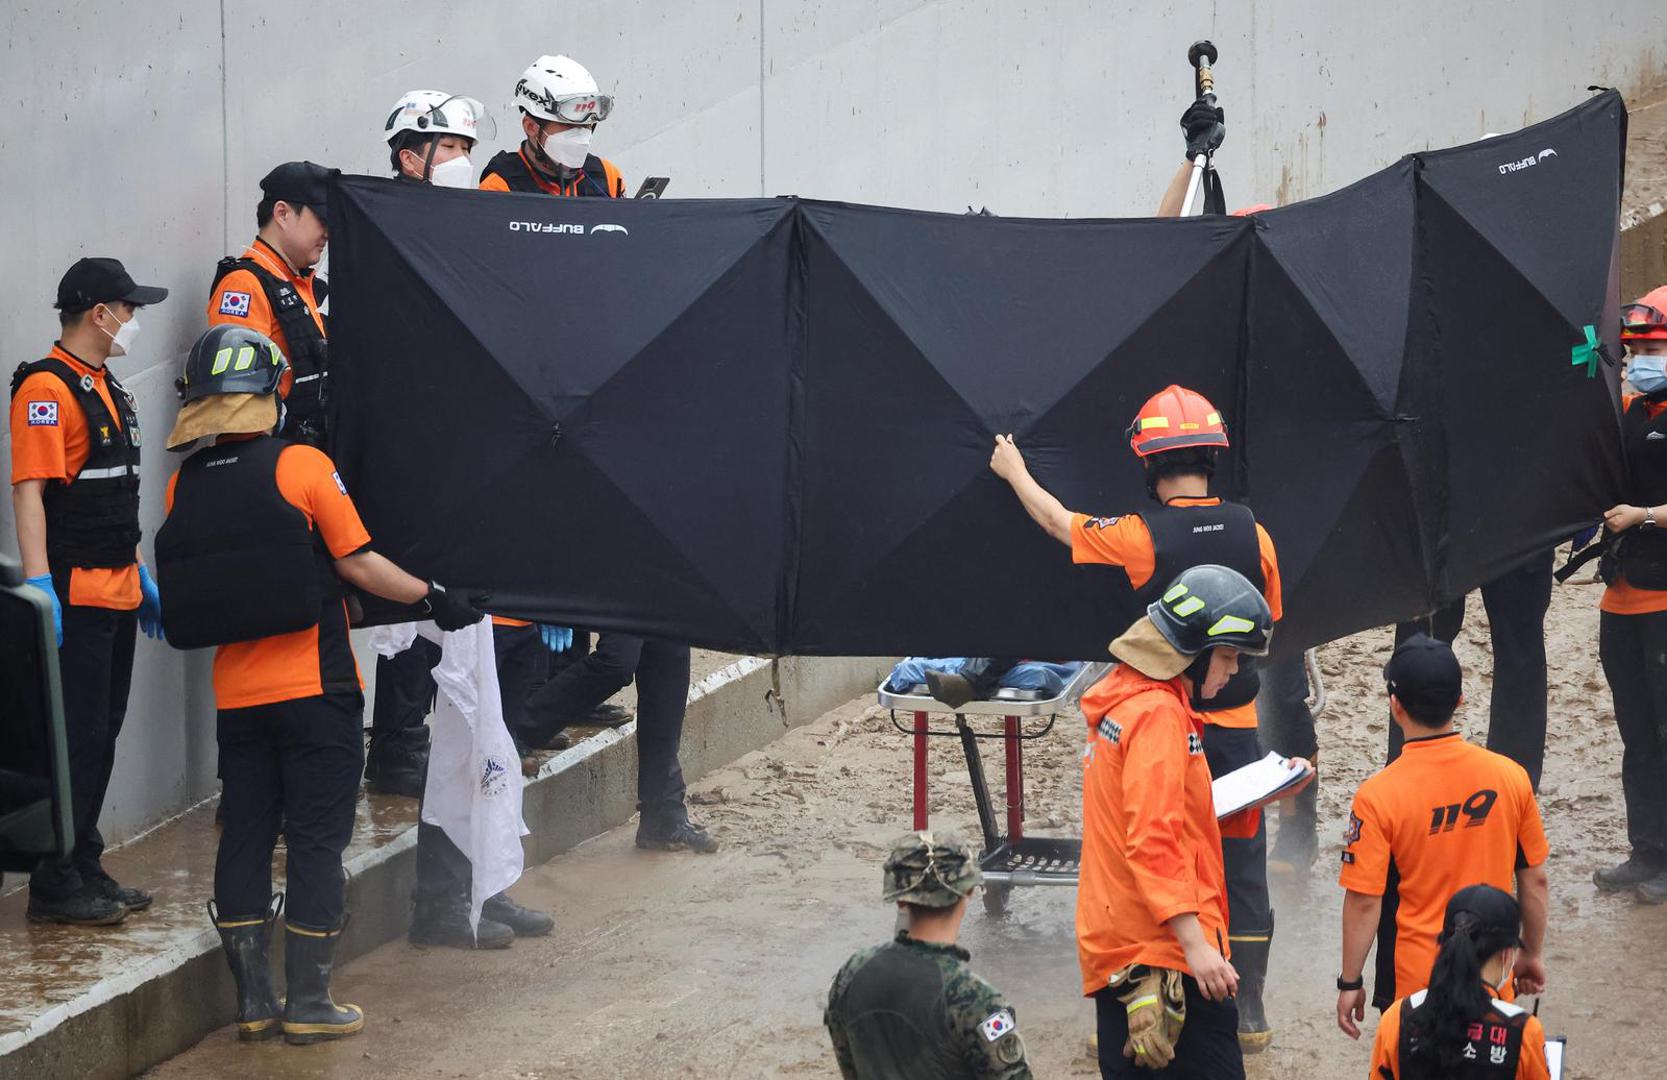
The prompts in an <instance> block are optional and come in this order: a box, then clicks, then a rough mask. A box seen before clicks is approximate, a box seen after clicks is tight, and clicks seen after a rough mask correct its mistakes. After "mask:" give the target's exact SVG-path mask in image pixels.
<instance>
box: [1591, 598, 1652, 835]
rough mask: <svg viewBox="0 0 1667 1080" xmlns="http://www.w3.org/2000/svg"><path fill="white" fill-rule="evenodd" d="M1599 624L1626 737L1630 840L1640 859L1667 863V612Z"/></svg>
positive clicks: (1609, 618)
mask: <svg viewBox="0 0 1667 1080" xmlns="http://www.w3.org/2000/svg"><path fill="white" fill-rule="evenodd" d="M1598 619H1599V622H1598V627H1599V630H1598V654H1599V656H1600V657H1601V658H1602V660H1603V674H1604V677H1605V678H1607V679H1608V680H1609V693H1610V695H1611V696H1612V697H1613V698H1614V702H1615V726H1616V727H1617V728H1619V729H1620V733H1621V747H1622V749H1621V790H1622V792H1623V794H1624V795H1625V798H1626V832H1627V839H1628V840H1629V841H1631V843H1632V850H1633V853H1634V854H1636V855H1638V856H1639V857H1640V858H1644V859H1650V860H1653V861H1655V862H1661V863H1667V611H1663V612H1654V613H1652V614H1648V615H1615V614H1611V613H1610V612H1607V611H1605V612H1603V613H1601V614H1600V615H1599V616H1598Z"/></svg>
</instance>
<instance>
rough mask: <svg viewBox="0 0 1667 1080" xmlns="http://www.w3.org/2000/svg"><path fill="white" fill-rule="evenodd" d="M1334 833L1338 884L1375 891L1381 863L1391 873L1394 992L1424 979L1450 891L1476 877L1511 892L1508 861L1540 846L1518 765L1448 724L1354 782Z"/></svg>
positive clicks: (1525, 860) (1532, 859) (1537, 856)
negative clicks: (1395, 879)
mask: <svg viewBox="0 0 1667 1080" xmlns="http://www.w3.org/2000/svg"><path fill="white" fill-rule="evenodd" d="M1343 842H1344V848H1343V868H1342V872H1341V873H1340V874H1339V875H1338V877H1337V883H1338V884H1339V885H1341V886H1343V888H1345V889H1348V890H1349V891H1351V892H1357V893H1362V894H1364V895H1367V896H1384V895H1385V893H1386V891H1387V890H1388V885H1389V873H1390V870H1391V868H1393V869H1394V870H1395V871H1396V872H1397V873H1398V874H1399V876H1400V880H1399V884H1398V885H1397V886H1396V889H1395V892H1396V895H1398V896H1399V903H1398V905H1397V906H1396V909H1395V937H1394V942H1393V946H1392V947H1393V949H1394V961H1395V996H1396V997H1405V996H1407V995H1408V994H1411V993H1414V992H1415V991H1418V990H1422V989H1423V988H1424V987H1426V986H1428V985H1429V979H1430V968H1431V967H1433V966H1434V965H1435V956H1436V948H1437V947H1436V937H1437V936H1438V935H1439V934H1440V933H1441V922H1442V916H1443V915H1444V914H1445V913H1446V910H1447V901H1448V900H1450V899H1452V897H1453V894H1454V893H1455V892H1458V891H1459V890H1460V889H1462V888H1464V887H1465V886H1466V885H1475V884H1478V883H1482V884H1487V885H1492V886H1494V887H1495V888H1498V889H1503V890H1505V891H1506V892H1508V893H1512V894H1515V892H1516V871H1517V870H1518V869H1519V868H1521V867H1528V866H1539V865H1540V864H1541V863H1543V862H1545V860H1546V856H1547V855H1548V854H1550V848H1549V847H1548V846H1547V845H1546V840H1545V827H1544V826H1543V825H1542V824H1541V823H1540V808H1539V805H1538V804H1537V803H1536V802H1535V801H1534V788H1533V785H1531V784H1530V783H1529V782H1528V774H1527V773H1526V772H1525V771H1523V768H1522V766H1521V765H1518V764H1517V763H1516V762H1514V761H1512V760H1511V759H1510V758H1508V757H1506V756H1505V755H1503V754H1496V753H1494V752H1493V751H1491V750H1486V749H1483V748H1482V747H1480V746H1476V745H1473V744H1471V743H1468V742H1465V741H1464V738H1463V737H1462V736H1460V735H1459V734H1458V733H1457V732H1454V733H1453V734H1450V735H1434V736H1430V737H1427V738H1422V739H1409V740H1408V741H1407V743H1406V745H1405V747H1404V748H1403V749H1402V751H1401V756H1400V757H1398V758H1396V759H1395V760H1394V761H1392V762H1390V763H1389V764H1388V765H1387V766H1385V767H1384V768H1383V769H1382V770H1380V771H1379V772H1377V773H1376V774H1374V775H1373V776H1371V777H1368V778H1367V780H1366V782H1365V783H1363V784H1361V785H1360V790H1359V791H1357V792H1355V796H1354V806H1353V807H1352V808H1351V809H1350V812H1349V822H1348V826H1347V829H1346V831H1345V833H1344V836H1343ZM1378 947H1379V948H1380V949H1381V948H1383V942H1382V940H1381V939H1380V941H1379V943H1378Z"/></svg>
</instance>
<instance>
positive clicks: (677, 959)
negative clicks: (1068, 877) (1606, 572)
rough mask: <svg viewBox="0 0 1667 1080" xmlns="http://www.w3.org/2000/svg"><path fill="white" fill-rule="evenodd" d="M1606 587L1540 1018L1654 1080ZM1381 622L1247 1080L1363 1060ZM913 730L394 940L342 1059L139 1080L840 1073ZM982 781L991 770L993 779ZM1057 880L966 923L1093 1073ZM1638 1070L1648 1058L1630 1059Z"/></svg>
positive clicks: (1060, 786)
mask: <svg viewBox="0 0 1667 1080" xmlns="http://www.w3.org/2000/svg"><path fill="white" fill-rule="evenodd" d="M1598 593H1599V589H1598V587H1596V586H1593V585H1589V584H1570V585H1568V586H1564V587H1562V588H1560V589H1559V590H1558V591H1557V593H1556V595H1555V597H1554V598H1553V605H1552V611H1551V615H1550V618H1549V619H1548V645H1549V652H1550V658H1551V679H1550V683H1551V717H1552V719H1551V734H1550V738H1549V747H1548V754H1547V761H1546V768H1545V781H1544V787H1543V791H1542V802H1543V806H1544V811H1545V816H1546V819H1547V831H1548V833H1549V834H1550V838H1551V844H1552V856H1551V862H1550V871H1551V883H1552V924H1551V931H1550V934H1549V942H1548V948H1547V952H1548V962H1547V967H1548V969H1549V973H1550V991H1549V993H1548V994H1547V995H1546V997H1545V999H1544V1002H1543V1007H1542V1009H1541V1015H1542V1017H1543V1018H1544V1019H1545V1021H1546V1024H1547V1027H1548V1028H1549V1029H1550V1030H1551V1031H1552V1032H1553V1033H1561V1034H1567V1035H1568V1036H1569V1037H1570V1040H1571V1051H1570V1058H1571V1062H1572V1066H1573V1068H1572V1070H1571V1075H1572V1076H1577V1077H1600V1076H1604V1077H1607V1076H1620V1075H1647V1074H1648V1073H1649V1072H1650V1071H1651V1070H1652V1069H1653V1068H1655V1065H1654V1064H1653V1063H1655V1062H1659V1061H1660V1060H1662V1059H1663V1058H1664V1057H1667V1033H1664V1032H1663V1031H1662V1029H1661V1026H1660V1024H1659V1023H1658V1022H1657V1021H1656V1019H1655V1014H1656V1012H1657V1011H1658V1006H1657V1002H1656V994H1655V992H1654V987H1655V986H1656V984H1657V977H1656V971H1657V968H1658V966H1659V965H1658V962H1657V959H1656V958H1657V957H1658V956H1659V955H1660V954H1661V953H1662V951H1663V950H1664V949H1667V909H1659V908H1642V907H1638V906H1635V905H1634V904H1633V902H1632V901H1631V900H1629V899H1625V898H1617V897H1607V896H1599V895H1598V894H1597V893H1596V891H1595V890H1594V888H1593V887H1592V884H1591V880H1590V875H1591V871H1592V869H1593V868H1594V867H1596V866H1600V865H1603V864H1605V863H1607V862H1610V861H1614V860H1618V859H1619V858H1621V857H1622V856H1623V855H1624V853H1625V851H1624V832H1623V828H1622V810H1621V799H1620V795H1619V791H1618V784H1617V781H1616V776H1617V774H1618V770H1619V766H1620V746H1619V742H1618V741H1617V739H1616V737H1615V734H1614V730H1613V722H1612V719H1611V715H1610V705H1609V699H1608V694H1607V691H1606V689H1605V684H1604V682H1603V678H1602V674H1601V672H1600V670H1599V668H1598V663H1597V657H1596V634H1597V610H1596V604H1597V599H1598ZM1389 643H1390V635H1389V632H1388V631H1386V630H1385V631H1374V632H1371V633H1366V634H1362V635H1359V636H1357V637H1354V638H1351V639H1348V640H1346V641H1342V642H1338V643H1335V644H1332V645H1330V646H1328V647H1326V648H1325V649H1323V650H1322V652H1321V662H1322V666H1323V669H1324V671H1325V674H1326V679H1327V683H1328V688H1329V690H1330V693H1331V705H1330V708H1329V710H1328V711H1327V712H1326V714H1325V716H1324V717H1323V718H1322V721H1321V731H1322V736H1321V742H1322V775H1323V786H1322V789H1321V790H1322V797H1321V813H1322V824H1321V842H1322V852H1321V859H1320V862H1319V863H1318V864H1317V865H1316V866H1315V868H1314V869H1313V871H1312V872H1311V873H1310V874H1309V875H1308V876H1307V877H1306V878H1304V879H1302V880H1299V881H1288V882H1284V883H1281V884H1280V885H1279V886H1278V895H1277V897H1276V903H1277V906H1278V912H1279V919H1278V921H1279V927H1280V931H1279V936H1278V937H1277V939H1276V942H1275V949H1274V959H1273V971H1272V975H1271V983H1272V985H1271V987H1270V991H1269V1012H1270V1014H1271V1016H1272V1017H1273V1019H1274V1023H1275V1025H1276V1030H1277V1036H1276V1040H1275V1043H1274V1046H1273V1048H1272V1050H1271V1051H1269V1052H1268V1053H1267V1054H1265V1055H1263V1056H1262V1057H1260V1058H1259V1059H1252V1060H1251V1063H1250V1075H1251V1076H1252V1077H1257V1078H1271V1077H1337V1076H1350V1075H1364V1072H1365V1068H1366V1053H1367V1048H1366V1047H1365V1046H1364V1045H1361V1044H1356V1043H1352V1042H1350V1041H1349V1040H1348V1039H1347V1038H1345V1037H1344V1036H1343V1035H1341V1034H1340V1033H1338V1032H1337V1030H1336V1028H1335V1026H1334V1023H1333V1020H1332V1010H1333V1004H1334V1001H1335V997H1336V995H1335V991H1334V990H1333V989H1332V987H1331V983H1332V979H1333V977H1334V976H1335V975H1336V973H1337V963H1338V961H1337V923H1338V909H1339V896H1340V894H1339V891H1338V889H1337V888H1336V886H1335V865H1336V861H1337V852H1338V850H1339V846H1340V833H1341V823H1342V819H1343V817H1344V815H1345V812H1346V807H1347V800H1348V798H1349V795H1350V793H1351V792H1352V791H1353V789H1354V787H1355V785H1356V784H1357V783H1358V782H1359V780H1360V779H1361V778H1362V777H1364V776H1366V775H1367V774H1368V773H1369V772H1370V771H1371V770H1372V769H1373V768H1374V767H1376V765H1377V763H1378V762H1379V761H1380V760H1381V757H1382V754H1383V744H1384V739H1385V723H1386V718H1385V715H1384V707H1383V701H1382V689H1381V676H1380V675H1379V669H1380V666H1381V664H1382V662H1383V660H1384V658H1385V655H1386V654H1387V651H1388V648H1389ZM1459 649H1460V653H1461V656H1462V658H1463V660H1464V664H1465V670H1466V679H1467V688H1468V693H1469V698H1468V701H1467V704H1466V706H1465V708H1464V710H1463V713H1462V718H1463V722H1464V729H1465V732H1466V734H1467V736H1469V737H1471V738H1478V739H1479V738H1481V737H1482V736H1483V735H1484V734H1485V728H1486V723H1487V701H1488V684H1489V681H1490V680H1489V670H1490V660H1489V657H1488V642H1487V624H1486V618H1485V616H1484V614H1483V612H1482V610H1481V605H1480V603H1479V602H1475V601H1474V598H1473V603H1472V611H1471V613H1470V618H1469V620H1468V622H1467V624H1466V627H1465V630H1464V632H1463V634H1462V636H1461V639H1460V642H1459ZM1031 745H1032V753H1031V756H1030V767H1029V769H1028V770H1027V783H1028V789H1029V790H1028V795H1029V818H1030V826H1031V828H1032V830H1033V831H1035V832H1038V833H1045V832H1057V833H1061V834H1068V833H1072V832H1074V831H1075V829H1076V825H1077V820H1078V809H1077V800H1078V792H1079V765H1078V754H1079V751H1080V746H1081V733H1080V731H1079V728H1078V722H1077V721H1075V720H1074V719H1070V718H1062V719H1061V721H1060V724H1059V727H1058V728H1057V729H1056V731H1055V732H1054V733H1053V734H1052V735H1050V736H1048V737H1047V738H1044V739H1042V740H1039V741H1038V742H1036V743H1033V744H1031ZM957 752H958V750H957V744H956V743H955V742H954V741H953V740H936V741H935V744H934V746H933V754H932V758H931V772H932V785H933V799H932V807H933V814H934V821H935V822H937V823H945V824H947V823H955V824H958V825H960V826H962V827H964V828H968V829H974V828H976V819H975V816H974V813H973V809H972V801H971V797H970V790H969V787H968V784H967V782H966V779H965V769H964V767H963V766H962V764H961V762H960V760H959V759H958V757H957ZM909 775H910V773H909V752H908V741H907V739H906V738H905V737H903V736H901V735H899V734H897V733H896V732H895V731H893V729H892V728H891V726H890V723H889V720H888V718H887V716H886V714H885V713H883V712H881V711H879V710H877V709H875V708H872V707H870V706H869V705H868V704H867V703H866V702H854V703H852V704H850V705H848V706H846V707H844V708H842V709H839V710H836V711H834V712H832V713H829V714H828V715H826V716H824V717H822V718H821V719H820V720H818V721H817V722H816V723H814V724H812V725H810V726H808V727H805V728H801V729H799V730H796V731H793V732H790V733H789V734H787V735H786V736H784V737H783V738H782V739H780V740H779V741H778V742H776V743H775V744H774V745H772V746H770V747H769V748H767V749H766V750H764V751H761V752H758V753H754V754H751V755H749V756H747V757H746V758H743V759H742V760H741V761H739V762H737V763H735V764H734V765H732V766H730V767H728V768H725V769H723V770H720V771H719V772H717V773H715V774H713V775H711V776H709V777H708V778H706V780H705V781H703V782H702V783H701V784H699V785H697V787H696V788H695V794H694V800H695V802H696V803H697V804H698V805H697V806H696V813H697V814H698V815H700V816H701V817H702V818H703V819H704V820H705V821H707V822H708V823H709V824H710V825H711V826H712V827H713V829H714V831H715V832H716V833H717V834H718V835H719V836H720V837H721V838H722V840H723V842H724V850H723V851H722V852H721V853H719V854H717V855H715V856H707V857H697V856H690V855H661V854H655V855H650V854H645V853H641V852H638V851H637V850H635V848H634V847H633V846H632V843H631V839H632V832H631V829H630V827H629V826H628V827H625V828H622V829H617V830H614V831H613V832H611V833H608V834H606V835H604V836H601V837H598V838H597V839H595V840H593V841H591V842H589V843H587V844H584V845H582V846H581V847H580V848H578V849H576V850H574V851H571V852H569V853H567V854H565V855H563V856H561V857H559V858H557V859H555V860H554V861H552V862H550V863H548V864H546V865H544V866H541V867H537V868H535V869H533V870H531V871H529V872H528V874H527V875H526V877H525V878H524V879H523V881H522V882H521V883H520V884H519V885H518V886H516V888H515V890H514V892H515V894H516V895H517V896H518V897H519V898H520V899H521V900H522V901H523V902H526V903H529V904H533V905H536V906H539V907H544V908H547V909H549V910H551V911H553V912H554V913H555V914H556V917H557V919H558V920H559V923H560V929H559V931H558V933H557V934H556V935H555V936H553V937H550V938H547V939H543V940H531V941H520V942H517V943H516V945H515V947H514V948H513V949H511V950H509V951H507V952H498V953H463V952H456V951H449V950H421V949H416V948H414V947H412V946H410V945H408V944H406V943H404V942H403V941H401V942H396V943H393V944H390V945H387V946H385V947H383V948H381V949H378V950H376V951H375V952H374V953H372V954H370V955H369V956H367V957H364V958H362V959H360V960H358V961H355V962H354V963H352V964H349V965H347V966H346V967H345V968H344V969H343V970H342V971H341V972H340V973H339V974H338V977H337V988H338V994H337V996H338V998H339V999H341V1000H347V1001H353V1002H357V1003H358V1004H360V1005H362V1006H364V1007H365V1008H366V1010H367V1011H368V1014H369V1025H368V1027H367V1029H366V1031H365V1033H364V1034H363V1035H361V1036H359V1037H357V1038H354V1039H351V1040H347V1041H344V1042H341V1043H338V1044H334V1045H327V1046H319V1047H311V1048H300V1047H286V1046H282V1045H271V1044H269V1045H257V1046H240V1045H238V1044H237V1043H236V1042H235V1041H234V1040H233V1039H232V1037H231V1032H230V1031H229V1029H228V1030H223V1031H221V1032H217V1033H216V1034H214V1035H213V1036H211V1037H210V1038H208V1039H206V1040H205V1041H204V1042H203V1043H202V1044H201V1045H199V1046H198V1047H196V1048H195V1049H193V1050H192V1051H190V1052H189V1053H187V1054H184V1055H182V1056H181V1057H179V1058H177V1059H175V1060H173V1061H171V1062H168V1063H167V1064H165V1065H163V1066H161V1067H159V1068H157V1069H156V1070H154V1072H153V1073H152V1074H151V1075H153V1076H156V1077H158V1078H163V1077H166V1078H181V1080H183V1078H197V1077H225V1076H234V1075H235V1076H240V1077H244V1078H248V1080H253V1078H256V1077H265V1076H282V1077H324V1076H333V1077H335V1076H354V1077H477V1076H493V1077H515V1078H522V1080H535V1078H537V1080H543V1078H555V1077H620V1078H633V1077H644V1078H646V1077H663V1076H669V1075H675V1076H680V1077H712V1078H717V1077H762V1076H785V1077H819V1076H835V1075H837V1073H836V1070H835V1069H834V1068H833V1063H832V1059H831V1057H830V1056H829V1053H828V1049H827V1042H826V1037H825V1035H824V1033H823V1031H822V1028H821V1010H822V1006H823V1004H824V1001H825V995H826V992H827V983H828V981H829V979H830V978H831V977H832V975H833V973H834V971H835V970H836V969H837V968H838V966H839V964H840V963H841V961H842V960H843V959H844V958H845V956H846V955H847V954H849V953H850V952H851V951H852V950H854V949H856V948H858V947H860V946H862V945H864V944H866V943H869V942H871V941H876V940H880V939H883V938H884V937H886V936H887V935H888V934H889V931H890V928H891V925H892V914H891V912H890V911H888V910H887V909H886V908H885V907H884V906H883V905H882V904H880V903H879V901H878V892H879V870H878V861H879V859H880V857H881V855H882V851H883V849H884V847H885V845H886V843H887V841H889V840H890V838H891V837H892V836H894V835H895V834H896V833H898V832H899V831H901V830H903V829H906V828H907V827H908V824H909V817H908V815H909V794H908V785H909ZM992 778H993V782H994V783H995V784H996V786H997V788H998V790H999V785H1000V780H999V770H992ZM1072 902H1073V894H1072V891H1071V890H1067V889H1030V890H1020V891H1018V892H1016V893H1015V896H1014V901H1013V904H1012V908H1011V910H1010V912H1009V913H1008V914H1007V915H1006V916H1005V917H1003V918H1000V919H992V918H989V917H987V916H986V915H985V914H984V913H983V912H982V911H976V910H975V911H974V912H973V913H972V914H971V915H969V917H968V923H967V930H966V934H965V942H966V944H967V945H968V946H969V947H970V948H971V949H972V951H973V954H974V963H975V965H976V966H977V967H978V968H979V970H981V971H982V972H983V973H984V974H985V975H986V976H987V977H988V978H990V979H991V980H992V981H993V982H994V983H996V985H998V986H1000V987H1001V988H1002V989H1003V990H1004V991H1005V992H1006V993H1007V994H1008V995H1009V996H1010V997H1011V998H1012V999H1013V1001H1014V1002H1015V1003H1016V1004H1017V1007H1018V1012H1019V1024H1020V1029H1021V1031H1023V1032H1024V1034H1025V1037H1026V1042H1027V1043H1028V1044H1029V1046H1030V1048H1031V1053H1032V1056H1033V1058H1034V1060H1035V1063H1036V1070H1037V1074H1038V1075H1040V1076H1092V1075H1094V1069H1093V1066H1092V1063H1091V1062H1090V1061H1089V1060H1088V1059H1087V1056H1086V1053H1085V1048H1086V1039H1087V1036H1088V1033H1089V1031H1090V1030H1091V1029H1092V1011H1091V1009H1090V1008H1089V1007H1088V1005H1087V1004H1086V1003H1085V1002H1084V1001H1083V1000H1082V999H1081V998H1080V997H1078V996H1077V981H1076V980H1077V974H1076V957H1075V951H1074V946H1073V938H1072V932H1071V917H1072ZM1645 1063H1651V1064H1645Z"/></svg>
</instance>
